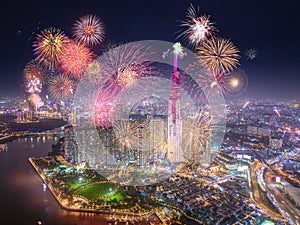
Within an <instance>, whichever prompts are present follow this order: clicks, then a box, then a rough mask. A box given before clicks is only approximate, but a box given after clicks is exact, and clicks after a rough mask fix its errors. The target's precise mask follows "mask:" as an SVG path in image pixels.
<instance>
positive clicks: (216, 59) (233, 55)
mask: <svg viewBox="0 0 300 225" xmlns="http://www.w3.org/2000/svg"><path fill="white" fill-rule="evenodd" d="M197 55H198V57H199V58H200V60H201V62H203V63H204V64H205V65H206V66H207V68H208V70H209V71H211V72H212V73H214V74H221V73H228V72H230V71H231V70H233V69H234V68H235V67H236V66H237V65H238V64H239V62H238V59H239V50H238V49H237V48H236V47H235V46H234V45H233V43H232V42H231V41H229V40H227V39H223V38H212V39H210V40H208V41H206V42H204V43H202V45H200V46H199V47H198V48H197Z"/></svg>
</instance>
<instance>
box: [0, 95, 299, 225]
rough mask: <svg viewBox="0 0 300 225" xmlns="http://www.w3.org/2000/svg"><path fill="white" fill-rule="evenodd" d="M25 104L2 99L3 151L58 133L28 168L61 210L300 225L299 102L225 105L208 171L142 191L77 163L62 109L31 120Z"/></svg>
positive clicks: (129, 220)
mask: <svg viewBox="0 0 300 225" xmlns="http://www.w3.org/2000/svg"><path fill="white" fill-rule="evenodd" d="M26 101H27V100H24V99H21V98H17V99H1V101H0V132H1V133H0V141H1V143H2V144H1V150H4V149H5V145H6V142H8V141H11V140H12V139H13V138H22V137H33V136H39V135H42V134H43V133H45V132H47V134H48V135H55V136H57V135H58V134H57V133H56V132H55V131H53V129H54V128H55V127H61V129H62V131H63V134H64V135H63V136H60V137H59V141H58V142H57V143H55V144H53V145H52V149H49V154H48V155H47V156H44V157H41V158H29V162H30V163H31V165H32V166H33V168H34V169H35V170H36V172H37V173H38V174H39V176H40V178H41V180H42V182H43V183H44V185H45V188H46V189H47V190H49V191H50V192H51V193H52V194H53V196H54V198H55V199H56V200H57V202H58V204H60V206H61V207H62V208H63V209H64V210H74V211H87V212H94V213H99V214H102V215H103V216H104V217H105V219H106V220H107V222H108V223H109V224H191V225H192V224H300V223H299V221H300V169H299V167H300V141H299V140H300V129H299V127H300V108H299V107H300V106H299V102H297V101H285V102H275V101H262V100H261V101H236V102H230V103H227V104H226V121H227V123H226V131H225V136H224V141H223V143H222V145H221V146H220V148H219V149H218V151H217V152H216V154H215V156H214V157H212V158H211V163H210V164H209V165H205V166H203V165H199V163H197V162H196V158H197V157H196V156H195V158H193V157H192V158H191V160H188V161H186V162H184V163H183V164H182V165H181V166H180V167H178V168H176V171H175V172H174V173H173V174H170V175H169V176H168V177H166V178H165V179H159V180H157V182H153V183H150V184H148V185H141V186H139V185H128V183H126V182H120V183H117V182H115V180H114V179H113V176H107V175H106V174H103V173H102V172H101V170H99V168H98V167H97V166H94V165H93V162H88V161H83V160H81V161H80V162H78V161H79V160H78V158H76V157H75V155H76V151H77V154H78V151H80V149H79V147H80V146H77V147H76V148H75V147H74V146H76V145H74V143H73V144H72V141H73V139H74V127H73V126H74V124H73V125H72V124H69V123H67V122H65V121H67V118H66V117H65V116H66V115H67V114H64V113H63V112H64V110H63V109H60V110H57V109H55V104H53V105H52V107H49V105H48V108H46V107H44V108H41V109H40V110H39V111H38V112H35V113H33V112H32V111H30V109H29V108H28V104H26ZM160 103H161V102H158V101H153V104H160ZM157 108H159V109H161V107H157ZM154 111H155V110H154ZM135 116H136V115H135ZM153 126H154V125H153ZM82 135H89V133H86V134H82V133H81V137H82ZM113 148H116V146H114V147H113ZM114 154H115V155H119V153H115V152H114ZM127 154H129V153H127ZM133 155H134V154H133ZM119 156H120V155H119ZM121 156H122V155H121ZM126 157H129V158H130V157H131V158H130V160H129V161H130V162H131V163H133V162H136V163H137V164H138V162H139V161H143V160H144V157H143V156H139V157H136V158H135V157H133V156H132V155H126ZM120 158H121V157H120ZM76 159H77V160H76ZM193 159H194V160H193ZM147 160H150V158H147ZM40 224H42V221H40Z"/></svg>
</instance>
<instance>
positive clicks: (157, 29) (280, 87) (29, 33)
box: [0, 1, 300, 99]
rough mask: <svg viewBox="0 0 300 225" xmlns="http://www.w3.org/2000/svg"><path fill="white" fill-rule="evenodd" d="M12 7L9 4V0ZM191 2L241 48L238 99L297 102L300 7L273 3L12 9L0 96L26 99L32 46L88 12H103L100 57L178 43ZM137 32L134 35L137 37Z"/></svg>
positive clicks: (39, 5) (34, 5)
mask: <svg viewBox="0 0 300 225" xmlns="http://www.w3.org/2000/svg"><path fill="white" fill-rule="evenodd" d="M6 4H11V3H6ZM190 4H193V5H194V6H195V7H199V10H200V13H201V14H202V15H203V14H206V15H210V16H211V18H212V20H213V21H214V22H215V24H216V26H217V27H218V30H219V35H220V36H222V37H225V38H229V39H230V40H232V41H233V42H234V44H235V45H236V46H237V48H238V49H239V50H240V56H241V57H240V68H242V69H243V70H244V71H245V72H246V73H247V75H248V80H249V81H248V90H247V91H246V93H245V94H244V95H242V96H239V97H235V98H234V99H239V98H277V99H292V98H294V99H299V97H300V92H299V91H297V84H298V82H299V79H300V78H299V77H297V72H298V71H299V69H298V67H297V66H298V65H297V60H298V61H299V56H298V52H299V45H297V42H298V40H297V31H295V30H294V29H295V27H297V23H299V22H298V21H299V20H296V10H297V4H296V3H294V5H293V4H292V3H290V4H280V3H274V2H271V1H264V2H263V3H262V2H259V1H251V2H243V3H239V2H237V1H227V2H226V4H225V3H218V2H217V1H216V2H210V1H186V2H179V1H176V2H174V1H164V2H163V3H160V2H158V1H154V2H153V1H152V2H140V1H130V2H116V1H111V2H105V3H100V2H96V1H94V2H89V3H88V4H87V3H86V2H84V1H79V2H76V3H74V2H68V1H64V2H55V1H52V2H51V3H50V4H49V5H47V6H46V5H45V4H43V3H41V2H32V3H22V2H19V3H18V4H14V5H7V7H4V8H6V9H7V10H6V11H5V12H4V14H5V16H6V18H8V20H7V21H2V23H3V25H2V27H3V28H4V30H6V32H7V33H6V34H7V35H4V36H3V41H2V42H1V43H2V45H3V46H2V49H3V50H4V53H5V54H3V56H2V63H3V64H2V65H1V71H0V72H1V74H2V76H1V86H0V87H1V91H0V96H3V97H4V96H7V95H9V96H12V95H13V96H16V95H21V94H25V91H24V90H23V89H22V83H23V80H22V79H23V74H22V73H23V69H24V67H25V65H26V64H27V63H28V62H29V61H30V60H32V59H33V58H34V55H33V50H32V43H33V41H34V39H35V35H36V34H37V33H39V31H40V30H41V29H44V28H48V27H57V28H60V29H62V30H63V31H64V32H65V33H66V34H67V35H70V33H71V27H72V25H73V23H74V21H75V20H76V19H78V18H79V17H81V16H83V15H86V14H95V15H97V16H98V17H99V18H100V19H101V20H102V21H103V22H104V24H105V30H106V37H105V41H104V44H102V45H98V46H96V47H95V48H93V51H94V52H95V53H96V54H97V55H99V53H101V52H102V51H103V49H105V45H106V44H108V43H110V42H111V43H125V42H131V41H138V40H164V41H171V42H176V41H180V42H182V43H183V45H184V46H185V47H187V48H191V46H189V45H188V43H186V42H184V40H183V38H177V37H178V35H179V34H180V31H181V30H182V27H180V21H182V20H184V19H185V16H186V9H187V8H188V6H189V5H190ZM134 31H136V32H134ZM249 49H255V50H256V51H257V55H256V56H255V57H254V59H252V60H251V59H248V58H249V57H248V58H247V56H246V55H245V52H246V51H247V50H249Z"/></svg>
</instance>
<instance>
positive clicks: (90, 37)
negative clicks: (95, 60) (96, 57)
mask: <svg viewBox="0 0 300 225" xmlns="http://www.w3.org/2000/svg"><path fill="white" fill-rule="evenodd" d="M73 37H74V38H75V40H77V41H78V42H81V43H85V44H87V45H88V46H93V45H96V44H99V43H101V42H102V41H103V40H104V25H103V23H102V22H101V20H100V19H99V18H98V17H97V16H95V15H86V16H83V17H81V18H79V20H77V21H76V22H75V23H74V26H73Z"/></svg>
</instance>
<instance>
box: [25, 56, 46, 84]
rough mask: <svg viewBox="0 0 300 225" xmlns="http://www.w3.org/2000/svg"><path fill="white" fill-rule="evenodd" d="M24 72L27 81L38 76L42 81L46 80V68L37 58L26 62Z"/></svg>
mask: <svg viewBox="0 0 300 225" xmlns="http://www.w3.org/2000/svg"><path fill="white" fill-rule="evenodd" d="M23 74H24V80H25V82H26V81H29V80H31V79H32V78H38V79H40V80H41V81H44V80H45V76H46V73H45V70H44V69H43V68H42V66H41V65H39V64H38V63H37V62H36V61H35V60H31V61H30V62H29V63H27V64H26V66H25V68H24V70H23Z"/></svg>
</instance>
